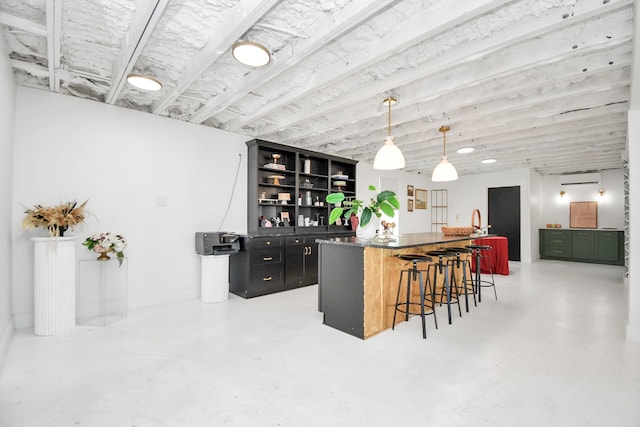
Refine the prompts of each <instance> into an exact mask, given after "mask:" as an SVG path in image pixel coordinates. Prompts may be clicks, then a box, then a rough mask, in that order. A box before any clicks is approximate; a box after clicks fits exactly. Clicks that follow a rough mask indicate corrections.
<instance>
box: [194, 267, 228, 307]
mask: <svg viewBox="0 0 640 427" xmlns="http://www.w3.org/2000/svg"><path fill="white" fill-rule="evenodd" d="M200 265H201V278H200V281H201V292H200V298H201V299H202V302H203V303H207V304H209V303H216V302H223V301H226V300H227V299H229V255H200Z"/></svg>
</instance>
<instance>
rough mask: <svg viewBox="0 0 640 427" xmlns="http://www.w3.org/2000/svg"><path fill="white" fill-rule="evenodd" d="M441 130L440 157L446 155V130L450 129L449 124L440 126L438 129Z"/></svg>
mask: <svg viewBox="0 0 640 427" xmlns="http://www.w3.org/2000/svg"><path fill="white" fill-rule="evenodd" d="M438 130H439V131H440V132H442V157H447V132H448V131H449V130H450V128H449V126H446V125H445V126H440V129H438Z"/></svg>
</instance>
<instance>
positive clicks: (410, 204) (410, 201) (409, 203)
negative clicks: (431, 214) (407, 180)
mask: <svg viewBox="0 0 640 427" xmlns="http://www.w3.org/2000/svg"><path fill="white" fill-rule="evenodd" d="M407 212H413V199H407Z"/></svg>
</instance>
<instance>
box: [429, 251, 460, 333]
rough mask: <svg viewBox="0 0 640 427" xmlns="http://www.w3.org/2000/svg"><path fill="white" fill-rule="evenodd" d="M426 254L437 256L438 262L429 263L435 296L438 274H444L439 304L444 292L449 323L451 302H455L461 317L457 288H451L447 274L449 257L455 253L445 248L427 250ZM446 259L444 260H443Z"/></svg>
mask: <svg viewBox="0 0 640 427" xmlns="http://www.w3.org/2000/svg"><path fill="white" fill-rule="evenodd" d="M427 255H428V256H432V257H438V263H437V264H435V263H432V264H430V265H429V269H432V268H433V288H434V297H435V288H436V286H437V285H438V274H443V275H444V283H443V285H444V287H443V288H442V291H441V292H440V305H442V296H443V294H444V293H446V296H447V318H448V320H449V324H451V323H452V321H451V303H452V302H455V303H456V304H458V313H459V314H460V317H462V309H460V298H458V296H459V295H458V290H457V289H456V288H452V286H451V279H450V275H449V268H450V267H451V265H450V263H449V259H450V258H452V257H455V256H456V254H454V253H453V252H449V251H446V250H437V251H429V252H427ZM445 259H446V260H445ZM454 292H455V294H456V295H455V300H454V299H453V295H452V294H453V293H454ZM432 303H435V300H433V301H432Z"/></svg>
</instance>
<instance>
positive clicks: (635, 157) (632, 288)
mask: <svg viewBox="0 0 640 427" xmlns="http://www.w3.org/2000/svg"><path fill="white" fill-rule="evenodd" d="M636 13H638V11H636ZM636 46H638V44H636ZM636 105H640V104H636ZM627 129H628V132H629V133H628V137H627V147H628V151H629V211H630V214H629V215H630V218H638V212H640V199H639V198H638V197H633V193H632V191H634V190H636V189H638V188H640V109H636V110H630V111H629V115H628V120H627ZM634 165H635V167H634ZM639 194H640V193H639ZM630 222H631V221H630ZM629 228H630V231H629V233H630V235H629V277H628V280H627V281H626V283H627V285H628V286H629V289H628V295H629V311H628V313H629V315H628V316H629V319H628V322H627V340H629V341H635V342H640V271H639V269H640V264H639V263H636V262H634V261H633V260H634V259H636V260H639V261H640V259H639V254H640V227H635V228H634V227H633V224H631V223H630V224H629ZM634 277H635V280H634V279H633V278H634Z"/></svg>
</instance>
